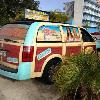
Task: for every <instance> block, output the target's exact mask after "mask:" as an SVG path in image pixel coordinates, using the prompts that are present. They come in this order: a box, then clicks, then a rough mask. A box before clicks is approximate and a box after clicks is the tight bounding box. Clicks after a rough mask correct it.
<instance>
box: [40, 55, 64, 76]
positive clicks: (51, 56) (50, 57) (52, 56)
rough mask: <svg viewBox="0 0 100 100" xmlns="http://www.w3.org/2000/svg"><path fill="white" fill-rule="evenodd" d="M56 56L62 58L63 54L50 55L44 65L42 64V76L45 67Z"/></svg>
mask: <svg viewBox="0 0 100 100" xmlns="http://www.w3.org/2000/svg"><path fill="white" fill-rule="evenodd" d="M56 57H58V58H60V59H61V60H62V55H60V54H53V55H50V56H49V57H48V58H47V59H46V60H45V61H44V63H43V66H42V69H41V76H42V74H43V71H44V68H45V66H46V64H47V63H48V62H49V61H50V60H51V59H53V58H56Z"/></svg>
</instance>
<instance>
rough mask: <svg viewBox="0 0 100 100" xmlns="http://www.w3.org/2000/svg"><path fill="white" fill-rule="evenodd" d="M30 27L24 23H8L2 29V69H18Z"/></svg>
mask: <svg viewBox="0 0 100 100" xmlns="http://www.w3.org/2000/svg"><path fill="white" fill-rule="evenodd" d="M28 27H29V26H28V25H24V24H7V25H5V26H3V27H2V29H1V30H0V64H1V65H0V67H1V69H5V70H7V68H11V69H16V70H17V69H18V65H19V63H20V62H21V55H22V48H23V42H24V38H25V36H26V33H27V30H28ZM5 66H6V67H5Z"/></svg>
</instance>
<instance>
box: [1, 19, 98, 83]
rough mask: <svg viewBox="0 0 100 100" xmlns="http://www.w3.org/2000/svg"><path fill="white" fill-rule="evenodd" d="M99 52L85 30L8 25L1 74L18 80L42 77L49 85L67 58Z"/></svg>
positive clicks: (28, 23)
mask: <svg viewBox="0 0 100 100" xmlns="http://www.w3.org/2000/svg"><path fill="white" fill-rule="evenodd" d="M95 51H96V44H95V42H94V39H93V38H92V36H91V35H90V34H89V33H88V32H87V31H86V30H85V29H84V28H80V27H77V26H73V25H69V24H62V23H51V22H35V21H34V22H33V21H20V22H16V23H12V24H7V25H5V26H3V27H2V28H1V30H0V75H3V76H6V77H9V78H12V79H16V80H27V79H30V78H35V77H42V79H43V80H44V81H46V82H48V83H49V82H51V76H52V74H51V73H52V71H53V69H54V68H55V67H56V66H57V65H58V64H59V63H60V62H61V61H62V57H63V56H71V55H77V54H79V53H81V52H85V53H87V52H89V53H92V52H95Z"/></svg>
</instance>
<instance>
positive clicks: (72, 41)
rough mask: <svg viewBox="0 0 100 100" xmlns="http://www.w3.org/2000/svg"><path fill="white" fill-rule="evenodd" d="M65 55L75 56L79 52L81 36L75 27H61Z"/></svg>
mask: <svg viewBox="0 0 100 100" xmlns="http://www.w3.org/2000/svg"><path fill="white" fill-rule="evenodd" d="M62 28H63V33H64V41H65V45H66V55H67V56H71V55H77V54H79V53H80V52H81V46H82V42H81V34H80V32H79V29H78V28H77V27H72V26H69V27H68V26H63V27H62Z"/></svg>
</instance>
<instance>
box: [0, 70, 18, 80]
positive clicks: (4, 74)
mask: <svg viewBox="0 0 100 100" xmlns="http://www.w3.org/2000/svg"><path fill="white" fill-rule="evenodd" d="M0 74H1V75H3V76H6V77H9V78H12V79H16V80H18V74H17V73H11V72H7V71H4V70H1V69H0Z"/></svg>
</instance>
